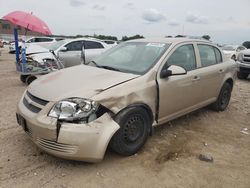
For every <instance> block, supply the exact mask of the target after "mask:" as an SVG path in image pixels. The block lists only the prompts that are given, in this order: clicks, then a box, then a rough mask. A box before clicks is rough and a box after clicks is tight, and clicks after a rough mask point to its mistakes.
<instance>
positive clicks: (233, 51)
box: [222, 45, 246, 61]
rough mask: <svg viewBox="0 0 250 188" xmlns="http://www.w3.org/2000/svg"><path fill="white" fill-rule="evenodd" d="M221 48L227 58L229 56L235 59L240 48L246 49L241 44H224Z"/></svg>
mask: <svg viewBox="0 0 250 188" xmlns="http://www.w3.org/2000/svg"><path fill="white" fill-rule="evenodd" d="M222 50H223V52H224V54H225V55H226V57H227V58H231V59H233V60H235V61H236V60H237V57H238V54H239V53H240V52H241V51H242V50H246V48H245V47H244V46H241V45H225V46H223V47H222Z"/></svg>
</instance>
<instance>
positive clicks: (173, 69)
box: [160, 65, 187, 78]
mask: <svg viewBox="0 0 250 188" xmlns="http://www.w3.org/2000/svg"><path fill="white" fill-rule="evenodd" d="M184 74H187V71H186V70H185V69H184V68H183V67H180V66H177V65H170V66H169V67H168V68H165V69H162V71H161V73H160V78H167V77H169V76H175V75H184Z"/></svg>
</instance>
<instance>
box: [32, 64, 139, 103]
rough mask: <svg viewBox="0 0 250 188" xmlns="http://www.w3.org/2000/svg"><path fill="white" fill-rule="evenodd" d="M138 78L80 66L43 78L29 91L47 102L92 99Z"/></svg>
mask: <svg viewBox="0 0 250 188" xmlns="http://www.w3.org/2000/svg"><path fill="white" fill-rule="evenodd" d="M136 77H139V75H135V74H130V73H122V72H117V71H111V70H106V69H101V68H97V67H92V66H87V65H78V66H74V67H70V68H66V69H62V70H59V71H56V72H53V73H50V74H48V75H44V76H41V77H40V78H39V79H37V80H35V81H34V82H32V83H31V84H30V86H29V87H28V91H29V92H30V93H31V94H32V95H34V96H36V97H38V98H41V99H44V100H47V101H59V100H62V99H65V98H69V97H82V98H91V97H93V96H95V95H97V94H98V93H101V92H102V91H105V90H107V89H109V88H112V87H114V86H116V85H119V84H121V83H124V82H127V81H129V80H132V79H134V78H136Z"/></svg>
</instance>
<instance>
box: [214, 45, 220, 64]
mask: <svg viewBox="0 0 250 188" xmlns="http://www.w3.org/2000/svg"><path fill="white" fill-rule="evenodd" d="M214 52H215V55H216V60H217V63H221V62H222V55H221V53H220V50H218V48H215V47H214Z"/></svg>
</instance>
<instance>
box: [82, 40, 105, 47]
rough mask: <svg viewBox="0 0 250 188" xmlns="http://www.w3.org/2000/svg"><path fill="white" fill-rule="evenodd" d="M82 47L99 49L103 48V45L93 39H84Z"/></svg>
mask: <svg viewBox="0 0 250 188" xmlns="http://www.w3.org/2000/svg"><path fill="white" fill-rule="evenodd" d="M84 48H85V49H99V48H104V47H103V45H102V44H101V43H99V42H95V41H85V42H84Z"/></svg>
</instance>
